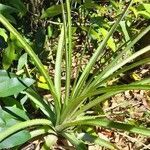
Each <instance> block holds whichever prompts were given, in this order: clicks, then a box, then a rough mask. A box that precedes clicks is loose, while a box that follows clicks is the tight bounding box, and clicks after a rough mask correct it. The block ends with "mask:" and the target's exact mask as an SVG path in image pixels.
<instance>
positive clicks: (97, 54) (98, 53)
mask: <svg viewBox="0 0 150 150" xmlns="http://www.w3.org/2000/svg"><path fill="white" fill-rule="evenodd" d="M132 1H133V0H131V1H130V3H129V5H128V6H127V7H126V9H125V10H124V12H123V13H122V15H121V16H120V17H119V19H118V20H117V21H116V23H115V24H114V25H113V26H112V28H111V29H110V31H109V33H108V34H107V36H106V37H105V38H104V40H103V41H102V42H101V44H100V46H99V47H98V48H97V50H96V52H95V53H94V54H93V56H92V58H91V59H90V61H89V63H88V64H87V66H86V67H85V69H84V71H83V73H82V75H81V77H80V78H79V81H78V83H77V85H76V88H75V89H74V91H73V97H75V96H76V95H78V93H79V91H80V90H81V88H82V85H83V83H84V81H85V80H86V79H87V77H88V75H89V73H90V71H91V68H92V67H93V65H94V64H95V62H96V61H97V59H98V57H100V56H102V55H101V54H102V53H103V49H104V48H105V46H106V45H107V41H108V40H109V38H110V37H111V36H112V34H113V33H114V31H115V29H116V28H117V26H118V24H119V22H120V21H121V20H122V19H123V18H124V16H125V15H126V13H127V11H128V9H129V7H130V6H131V4H132Z"/></svg>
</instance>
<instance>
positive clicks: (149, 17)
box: [138, 11, 150, 19]
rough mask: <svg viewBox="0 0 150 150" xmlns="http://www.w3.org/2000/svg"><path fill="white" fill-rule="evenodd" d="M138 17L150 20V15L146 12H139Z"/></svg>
mask: <svg viewBox="0 0 150 150" xmlns="http://www.w3.org/2000/svg"><path fill="white" fill-rule="evenodd" d="M138 15H141V16H143V17H144V18H146V19H150V13H149V12H146V11H138Z"/></svg>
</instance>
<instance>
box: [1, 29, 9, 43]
mask: <svg viewBox="0 0 150 150" xmlns="http://www.w3.org/2000/svg"><path fill="white" fill-rule="evenodd" d="M0 35H1V36H2V37H3V38H4V40H5V42H7V39H8V35H7V33H6V30H5V29H3V28H0Z"/></svg>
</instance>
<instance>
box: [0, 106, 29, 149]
mask: <svg viewBox="0 0 150 150" xmlns="http://www.w3.org/2000/svg"><path fill="white" fill-rule="evenodd" d="M0 119H1V121H2V122H1V123H0V132H2V131H4V130H6V129H7V128H9V127H11V126H13V125H15V124H17V123H19V121H18V119H16V118H15V117H14V116H12V115H11V114H9V113H8V112H6V111H4V110H2V109H1V108H0ZM20 137H21V138H20ZM30 137H31V136H30V133H29V132H28V131H26V130H22V131H20V132H18V133H15V134H13V135H11V136H9V138H7V139H5V140H3V141H2V142H0V149H5V148H12V147H15V146H17V145H21V144H23V143H25V142H26V141H28V140H29V139H30Z"/></svg>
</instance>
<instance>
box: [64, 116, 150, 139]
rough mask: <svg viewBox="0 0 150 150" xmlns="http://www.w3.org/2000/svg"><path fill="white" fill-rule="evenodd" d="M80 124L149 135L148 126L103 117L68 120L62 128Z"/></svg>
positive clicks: (149, 129)
mask: <svg viewBox="0 0 150 150" xmlns="http://www.w3.org/2000/svg"><path fill="white" fill-rule="evenodd" d="M81 125H90V126H99V127H106V128H110V129H112V128H114V129H118V130H123V131H128V132H132V133H137V134H141V135H145V136H150V128H146V127H139V126H135V125H131V124H127V123H121V122H115V121H111V120H108V119H105V118H102V119H101V118H100V119H99V118H98V119H96V118H95V119H85V120H84V119H83V120H77V121H73V122H68V123H66V124H64V125H63V128H67V127H70V126H81Z"/></svg>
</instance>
